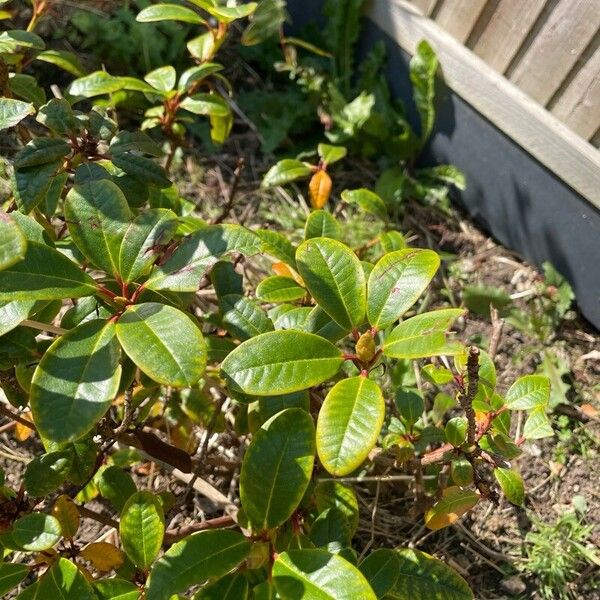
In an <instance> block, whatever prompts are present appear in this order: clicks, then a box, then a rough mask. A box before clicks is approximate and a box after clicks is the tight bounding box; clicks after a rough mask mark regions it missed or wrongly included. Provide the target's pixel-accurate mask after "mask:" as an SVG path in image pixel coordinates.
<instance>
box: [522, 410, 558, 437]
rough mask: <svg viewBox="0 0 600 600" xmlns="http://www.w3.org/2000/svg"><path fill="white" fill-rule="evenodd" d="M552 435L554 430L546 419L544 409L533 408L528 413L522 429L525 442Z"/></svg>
mask: <svg viewBox="0 0 600 600" xmlns="http://www.w3.org/2000/svg"><path fill="white" fill-rule="evenodd" d="M553 435H554V430H553V429H552V425H551V424H550V420H549V419H548V415H547V414H546V411H545V409H544V407H540V408H535V409H534V410H532V411H531V412H530V413H529V416H528V417H527V420H526V421H525V426H524V427H523V436H524V437H525V439H526V440H539V439H542V438H545V437H551V436H553Z"/></svg>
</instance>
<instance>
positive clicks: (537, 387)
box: [506, 375, 550, 410]
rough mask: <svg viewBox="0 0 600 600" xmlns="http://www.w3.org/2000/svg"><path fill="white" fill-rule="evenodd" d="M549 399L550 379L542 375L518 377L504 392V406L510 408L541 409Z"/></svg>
mask: <svg viewBox="0 0 600 600" xmlns="http://www.w3.org/2000/svg"><path fill="white" fill-rule="evenodd" d="M549 401H550V380H549V379H548V378H547V377H544V376H543V375H525V376H524V377H519V379H517V380H516V381H515V382H514V383H513V384H512V385H511V386H510V388H509V390H508V392H506V406H508V408H510V409H511V410H532V409H537V408H541V409H542V410H543V409H544V408H545V407H546V406H547V404H548V402H549Z"/></svg>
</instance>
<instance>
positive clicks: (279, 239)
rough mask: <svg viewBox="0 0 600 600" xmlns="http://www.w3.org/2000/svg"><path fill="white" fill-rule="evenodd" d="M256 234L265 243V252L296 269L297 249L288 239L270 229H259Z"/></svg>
mask: <svg viewBox="0 0 600 600" xmlns="http://www.w3.org/2000/svg"><path fill="white" fill-rule="evenodd" d="M254 233H256V235H257V236H258V237H259V238H260V239H261V241H262V243H263V252H265V253H266V254H270V255H271V256H274V257H275V258H277V259H279V260H281V261H283V262H284V263H285V264H287V265H289V266H290V267H292V268H293V269H295V268H296V248H294V246H293V244H292V242H290V241H289V240H288V238H287V237H285V236H284V235H282V234H281V233H278V232H277V231H271V230H269V229H257V230H256V231H255V232H254Z"/></svg>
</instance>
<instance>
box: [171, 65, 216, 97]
mask: <svg viewBox="0 0 600 600" xmlns="http://www.w3.org/2000/svg"><path fill="white" fill-rule="evenodd" d="M222 70H223V65H220V64H218V63H212V62H209V63H204V64H202V65H195V66H194V67H190V68H189V69H186V70H185V71H184V72H183V73H182V74H181V77H180V78H179V83H178V84H177V87H178V89H179V90H180V91H182V90H185V89H186V88H188V87H189V86H191V85H192V84H194V83H196V82H197V81H203V80H204V79H206V78H207V77H209V76H210V75H214V74H215V73H218V72H219V71H222Z"/></svg>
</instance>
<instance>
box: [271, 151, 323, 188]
mask: <svg viewBox="0 0 600 600" xmlns="http://www.w3.org/2000/svg"><path fill="white" fill-rule="evenodd" d="M310 172H311V168H310V165H309V164H308V163H305V162H302V161H299V160H296V159H294V158H285V159H283V160H280V161H279V162H278V163H277V164H275V165H273V166H272V167H271V168H270V169H269V170H268V171H267V174H266V175H265V176H264V178H263V180H262V186H263V187H273V186H276V185H285V184H286V183H290V182H291V181H294V180H296V179H301V178H303V177H308V176H309V175H310Z"/></svg>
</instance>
